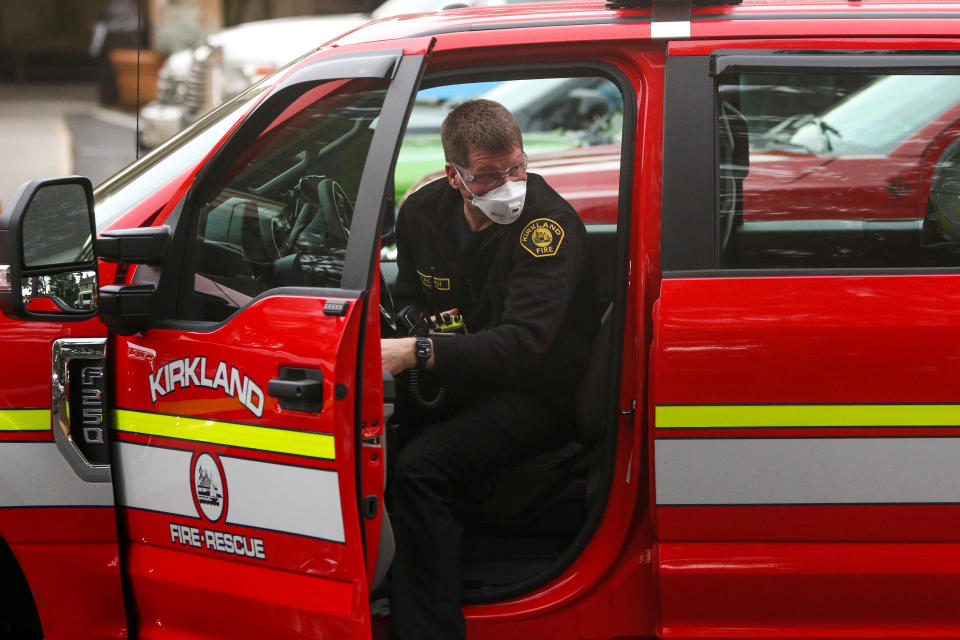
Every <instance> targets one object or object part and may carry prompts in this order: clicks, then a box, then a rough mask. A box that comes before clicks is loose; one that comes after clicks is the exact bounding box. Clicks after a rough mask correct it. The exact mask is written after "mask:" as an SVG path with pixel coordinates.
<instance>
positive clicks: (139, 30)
mask: <svg viewBox="0 0 960 640" xmlns="http://www.w3.org/2000/svg"><path fill="white" fill-rule="evenodd" d="M142 9H143V0H137V100H136V102H135V103H134V105H133V109H134V110H135V111H136V112H137V128H136V129H135V130H134V132H133V157H134V159H136V160H139V159H140V143H139V141H138V140H137V138H138V137H139V136H140V50H141V49H142V48H143V20H142V18H141V13H142Z"/></svg>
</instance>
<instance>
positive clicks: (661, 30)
mask: <svg viewBox="0 0 960 640" xmlns="http://www.w3.org/2000/svg"><path fill="white" fill-rule="evenodd" d="M650 37H651V38H689V37H690V21H689V20H676V21H673V20H671V21H668V22H651V23H650Z"/></svg>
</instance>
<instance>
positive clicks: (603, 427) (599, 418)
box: [381, 69, 626, 603]
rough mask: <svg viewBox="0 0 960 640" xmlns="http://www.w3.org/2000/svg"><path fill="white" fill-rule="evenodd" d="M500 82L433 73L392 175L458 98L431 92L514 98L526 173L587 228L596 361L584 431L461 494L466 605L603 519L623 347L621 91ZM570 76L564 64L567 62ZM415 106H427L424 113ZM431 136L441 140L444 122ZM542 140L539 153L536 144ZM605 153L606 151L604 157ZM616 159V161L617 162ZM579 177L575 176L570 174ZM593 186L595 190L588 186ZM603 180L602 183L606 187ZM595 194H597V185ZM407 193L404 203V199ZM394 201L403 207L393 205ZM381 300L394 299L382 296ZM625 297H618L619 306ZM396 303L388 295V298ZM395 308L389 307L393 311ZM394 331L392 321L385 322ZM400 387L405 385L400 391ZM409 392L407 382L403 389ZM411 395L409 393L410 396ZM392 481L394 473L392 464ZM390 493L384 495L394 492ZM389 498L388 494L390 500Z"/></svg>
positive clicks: (541, 566)
mask: <svg viewBox="0 0 960 640" xmlns="http://www.w3.org/2000/svg"><path fill="white" fill-rule="evenodd" d="M526 73H527V77H520V78H513V79H509V80H501V78H502V77H503V76H502V75H499V76H498V75H491V74H485V75H483V76H482V77H481V78H480V79H481V80H483V81H484V84H483V85H481V86H484V87H489V86H490V84H491V82H490V81H491V80H495V82H493V87H492V88H487V89H486V90H485V91H484V92H483V93H481V94H479V96H477V95H476V94H470V91H469V87H470V86H471V85H456V86H449V85H447V86H446V87H444V86H443V85H439V84H437V83H438V82H442V80H443V79H442V78H439V79H438V78H430V77H429V76H428V78H427V79H426V80H425V82H424V85H422V86H423V88H422V89H421V91H420V94H419V96H418V100H417V102H416V103H415V105H414V110H413V113H412V115H411V123H414V122H416V123H418V124H419V127H418V128H417V129H415V130H413V131H412V132H411V131H410V130H408V138H414V140H410V141H407V140H405V141H404V144H403V145H402V146H401V152H400V158H399V160H398V166H397V170H396V176H397V180H398V181H399V180H401V179H403V177H404V176H406V175H407V174H409V169H408V168H406V167H404V166H403V162H404V159H405V157H407V156H410V155H412V154H409V153H405V149H407V148H408V144H410V142H414V143H415V142H416V141H415V138H418V137H420V136H422V135H424V133H423V131H424V125H423V123H424V122H426V121H427V120H428V118H430V117H431V116H433V117H436V115H435V114H437V113H438V107H440V109H439V114H440V115H441V116H442V114H443V113H445V112H446V111H447V110H449V109H451V108H453V107H454V106H455V105H456V104H458V103H459V101H460V99H459V98H452V99H450V100H448V101H444V102H443V103H442V104H439V105H438V104H437V101H436V100H434V99H432V98H431V97H430V96H433V95H436V94H437V93H438V92H439V93H441V94H444V93H449V94H451V95H454V96H462V95H463V94H465V93H466V94H468V95H474V97H487V98H489V99H494V100H497V101H499V102H501V103H502V104H504V105H505V106H507V107H508V108H509V109H510V110H511V111H512V112H513V113H514V114H515V115H516V116H517V118H518V121H519V122H520V125H521V129H522V131H523V134H524V147H525V150H526V151H527V154H528V157H529V162H528V171H529V172H532V173H539V174H540V175H542V176H543V177H544V178H545V179H546V180H547V182H548V183H550V184H551V186H553V187H554V188H555V189H556V190H557V191H558V192H559V193H560V194H561V195H564V196H565V197H566V198H567V199H568V201H570V202H571V204H572V205H573V206H574V208H575V209H577V210H578V213H580V215H581V218H582V219H583V220H584V222H585V224H586V228H587V232H588V238H589V242H590V248H591V257H592V259H593V263H594V275H595V281H596V290H597V292H598V298H599V305H600V309H599V310H598V312H599V313H598V314H599V316H600V317H601V324H600V329H599V331H598V332H597V334H596V335H595V336H594V340H593V349H592V354H591V357H590V361H589V364H588V366H587V368H586V370H585V371H584V374H583V378H582V380H581V382H580V386H579V388H578V390H577V393H576V396H577V416H576V428H577V437H576V439H575V441H573V442H570V443H568V444H566V445H565V446H564V447H562V448H561V449H559V450H556V451H551V452H547V453H543V454H541V455H539V456H537V457H535V458H533V459H530V460H525V461H522V462H520V463H517V464H514V465H512V466H510V467H507V468H505V469H503V470H501V471H500V472H499V473H497V474H496V475H495V476H494V477H492V478H490V479H488V480H487V481H484V482H480V483H476V484H474V485H472V486H470V487H467V488H466V490H465V491H464V492H463V493H462V494H461V497H460V500H459V502H458V504H457V505H456V507H455V510H456V512H457V515H458V517H459V518H460V519H461V522H462V523H463V526H464V539H463V544H462V553H463V564H462V567H461V575H462V585H463V588H462V599H463V601H464V602H468V603H483V602H491V601H496V600H503V599H507V598H510V597H515V596H518V595H521V594H523V593H526V592H529V591H531V590H533V589H535V588H537V587H539V586H542V585H543V584H545V583H547V582H548V581H549V580H551V579H553V578H554V577H556V576H558V575H559V574H560V573H561V572H562V571H563V570H564V569H565V568H566V567H567V566H569V565H570V564H571V563H572V562H573V560H574V559H575V558H576V557H577V556H578V555H579V553H580V551H582V549H583V547H584V546H585V545H586V544H587V542H588V541H589V539H590V536H591V535H592V533H593V531H594V529H595V528H596V526H597V524H598V523H599V520H600V517H601V516H602V513H603V510H604V506H605V505H606V497H607V491H608V487H609V483H610V479H611V475H612V467H613V455H614V447H615V436H616V431H615V428H614V427H615V424H616V414H617V411H616V407H617V401H618V393H619V384H617V380H618V379H619V354H621V353H622V349H621V345H620V342H621V340H620V335H622V323H621V322H620V321H619V318H622V312H623V306H622V305H623V300H622V298H623V295H624V289H625V281H624V278H623V277H621V276H620V275H618V274H625V273H626V267H625V263H624V262H621V261H622V260H623V259H624V257H625V256H624V251H625V250H624V248H623V247H622V246H620V245H621V243H620V242H619V239H621V236H620V235H619V233H618V231H619V232H620V233H623V231H620V230H621V229H623V228H625V226H624V225H622V224H619V222H620V221H619V220H618V212H619V208H620V206H621V205H620V203H619V193H618V189H617V188H616V186H615V187H614V189H613V190H612V192H611V190H609V189H607V190H606V191H603V192H602V193H601V190H602V186H609V185H611V184H613V185H618V184H619V182H620V178H621V176H620V164H619V163H620V148H619V147H620V142H621V139H622V132H621V127H622V121H623V112H624V108H623V98H622V95H621V92H620V89H619V88H618V87H617V85H616V84H615V83H614V81H612V80H611V79H610V78H608V77H604V76H601V75H597V74H596V72H595V71H594V72H593V73H585V74H584V75H583V76H569V75H568V76H553V77H550V76H534V77H529V74H530V71H529V70H527V72H526ZM567 73H569V69H568V70H567ZM420 111H422V112H423V114H422V115H421V113H419V112H420ZM441 119H442V117H441V118H439V119H438V120H437V123H436V124H437V126H436V127H435V129H434V130H433V131H432V132H431V135H433V136H435V137H436V138H437V140H438V139H439V121H440V120H441ZM538 148H542V149H543V150H542V151H538ZM598 150H604V151H607V152H608V153H607V154H604V155H600V154H598V153H597V151H598ZM611 157H612V158H613V160H612V161H611ZM442 163H443V158H442V156H438V157H436V159H435V164H434V167H433V170H432V171H431V172H430V173H428V174H427V175H426V176H422V177H421V179H420V180H418V181H417V182H415V183H414V184H413V185H411V186H410V187H409V189H408V192H409V191H413V190H416V189H417V188H419V187H420V186H422V185H424V184H426V183H428V182H430V181H432V180H435V179H437V178H440V177H442V175H443V174H442V172H441V171H438V170H439V169H442V166H443V164H442ZM571 174H572V175H574V176H576V177H577V178H578V180H577V181H573V180H569V179H568V178H566V176H568V175H571ZM588 184H593V185H597V186H595V187H594V188H593V189H592V190H591V189H589V188H586V189H585V188H584V185H588ZM601 185H602V186H601ZM591 191H592V192H591ZM404 195H406V194H403V195H400V196H399V198H400V200H399V202H400V203H401V204H402V198H403V197H404ZM397 208H398V209H399V207H397ZM391 239H392V238H391V237H390V235H389V233H387V234H386V235H385V239H384V248H383V250H382V252H381V270H382V273H383V274H384V276H385V282H386V284H387V288H388V290H389V287H390V285H391V284H392V282H393V280H394V279H395V277H396V264H395V262H394V261H393V259H394V257H395V248H394V247H392V246H391V245H390V240H391ZM382 298H383V299H386V300H389V299H388V298H387V296H382ZM617 303H619V305H618V304H617ZM387 304H389V302H387ZM386 315H387V316H390V315H391V314H390V313H389V312H388V313H387V314H386ZM390 330H394V331H396V330H397V329H396V328H394V327H387V328H385V331H390ZM402 393H404V385H403V384H400V385H399V389H398V394H402ZM406 393H409V391H406ZM408 401H409V400H408ZM398 418H399V419H395V420H394V421H393V423H392V424H390V425H389V431H388V445H387V446H388V452H390V453H389V455H388V459H390V458H392V457H393V455H395V451H391V447H392V446H393V443H396V442H400V441H402V439H403V438H402V432H403V429H404V428H405V425H404V424H403V418H402V415H401V412H398ZM388 484H389V470H388ZM388 500H389V496H388ZM388 505H389V502H388Z"/></svg>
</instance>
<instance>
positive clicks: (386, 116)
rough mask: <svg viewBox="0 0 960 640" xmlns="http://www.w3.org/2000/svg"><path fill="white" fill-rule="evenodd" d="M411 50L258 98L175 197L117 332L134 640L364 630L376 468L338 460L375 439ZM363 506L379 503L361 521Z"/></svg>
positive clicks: (357, 61) (316, 74)
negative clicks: (139, 311) (147, 298)
mask: <svg viewBox="0 0 960 640" xmlns="http://www.w3.org/2000/svg"><path fill="white" fill-rule="evenodd" d="M428 45H429V41H424V42H419V41H417V42H415V43H414V48H413V53H411V54H409V55H404V54H403V53H402V52H401V51H399V50H389V51H385V52H375V53H373V54H366V55H355V56H351V55H343V54H341V55H339V56H337V55H330V56H327V57H325V58H321V59H320V60H315V61H314V62H313V63H312V64H306V65H304V66H303V67H302V68H301V69H299V70H297V71H294V72H293V73H292V74H291V75H290V76H289V77H288V78H287V80H286V81H285V82H284V83H282V84H281V86H279V87H277V88H274V89H273V93H272V94H271V95H270V96H268V97H267V98H266V99H265V100H264V102H263V103H261V104H260V105H259V106H258V108H257V110H255V111H254V112H253V113H252V114H251V115H250V116H249V117H248V119H247V121H246V122H245V123H244V124H243V125H241V126H240V128H238V129H237V130H236V131H235V133H234V134H232V137H231V138H229V139H228V140H227V141H226V142H225V143H224V145H223V146H222V148H221V150H220V151H219V153H218V154H216V155H214V156H213V157H212V159H211V160H210V162H209V164H208V166H206V167H205V168H203V169H202V170H201V173H200V177H199V178H198V179H197V182H196V183H195V184H194V185H193V187H192V189H191V191H190V192H189V193H188V194H187V196H186V200H185V204H184V208H183V211H182V212H181V214H180V215H179V218H178V220H177V222H176V224H177V228H176V230H175V232H174V237H173V240H172V244H171V249H170V252H169V256H168V258H167V259H166V260H165V262H164V264H163V265H162V266H161V275H160V277H159V289H158V293H157V308H158V317H157V318H156V319H155V321H154V322H153V326H152V327H151V328H150V329H148V330H146V331H144V332H141V333H139V334H136V335H131V336H116V338H115V342H114V345H115V346H114V348H115V349H116V362H117V363H118V364H119V363H123V364H124V366H122V367H120V366H118V367H117V369H116V374H115V375H116V386H117V403H116V411H115V416H116V418H115V419H116V429H115V433H116V439H117V441H118V444H117V447H116V452H117V460H118V462H117V466H118V470H119V475H120V483H119V499H120V502H121V504H122V505H123V508H122V510H121V514H122V522H123V526H124V529H125V532H126V536H127V539H128V541H129V547H128V550H127V562H128V566H129V568H130V582H131V586H132V592H133V595H134V599H135V606H136V609H137V612H138V618H139V628H138V633H139V635H140V636H141V637H158V638H159V637H169V636H170V635H175V636H180V635H183V634H188V635H191V636H192V637H205V638H207V637H209V638H214V637H219V638H234V637H238V636H246V637H272V636H283V637H317V636H318V635H322V636H323V637H331V638H338V637H342V638H355V637H369V636H370V633H371V631H370V620H369V608H368V604H367V597H368V579H369V577H370V576H371V575H372V571H373V567H374V566H375V560H376V549H377V545H378V539H377V536H378V535H379V524H380V513H379V505H382V485H383V475H382V474H383V467H382V462H381V463H379V464H377V463H376V461H377V460H378V458H382V455H379V456H378V455H376V452H374V451H371V452H370V454H371V455H369V456H368V457H365V459H364V460H363V461H358V460H357V456H358V455H359V447H360V444H359V443H360V442H361V428H362V427H361V426H358V425H362V426H363V427H366V428H365V429H364V431H363V433H362V435H363V437H371V438H374V440H375V439H376V437H377V436H378V435H382V421H383V416H382V412H383V409H382V407H383V404H382V382H381V371H380V367H379V360H377V361H376V362H374V361H373V359H372V357H373V356H376V354H378V353H379V337H380V336H379V313H378V311H377V309H378V306H377V303H378V291H379V289H378V287H377V285H376V278H375V277H371V270H372V266H373V265H374V264H375V262H374V253H375V251H376V249H377V246H378V241H379V237H378V230H379V228H380V222H379V220H380V215H381V210H382V207H383V206H384V202H385V198H384V194H385V193H386V184H387V182H386V176H388V175H389V174H390V171H391V170H392V163H393V161H394V159H395V156H396V147H397V144H398V139H399V135H400V132H401V131H402V128H403V125H404V122H405V118H406V113H407V111H408V103H409V102H410V100H411V97H412V95H413V93H414V91H415V88H416V83H417V81H418V79H419V74H420V68H421V67H422V65H423V61H424V59H425V57H424V55H422V54H423V53H424V52H425V51H426V47H427V46H428ZM373 275H374V276H375V273H374V274H373ZM368 316H370V317H372V320H371V318H370V317H368ZM361 353H369V354H372V355H371V357H369V358H366V359H364V358H363V357H361V356H360V355H359V354H361ZM371 429H372V431H371ZM373 448H376V447H371V449H373ZM368 458H369V459H371V460H372V462H373V464H365V461H366V460H367V459H368ZM378 473H379V475H378ZM361 478H362V480H361ZM361 482H362V484H363V487H362V489H361V486H360V485H361ZM369 487H374V489H370V488H369ZM361 493H362V494H363V495H370V494H371V493H372V496H373V499H374V504H376V505H378V508H377V510H376V511H375V512H373V513H366V514H365V516H366V517H365V518H364V517H361V513H360V509H359V500H358V496H359V495H361ZM362 528H363V531H362V530H361V529H362Z"/></svg>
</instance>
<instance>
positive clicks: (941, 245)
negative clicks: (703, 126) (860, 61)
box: [715, 72, 960, 269]
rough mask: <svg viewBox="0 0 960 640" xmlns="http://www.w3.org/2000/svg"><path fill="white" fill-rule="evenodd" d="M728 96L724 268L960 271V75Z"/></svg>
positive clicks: (768, 88) (721, 238)
mask: <svg viewBox="0 0 960 640" xmlns="http://www.w3.org/2000/svg"><path fill="white" fill-rule="evenodd" d="M716 87H717V94H716V97H717V104H716V109H715V113H716V114H717V117H716V134H717V142H718V144H717V150H718V152H717V162H718V170H717V178H718V198H717V211H718V215H717V235H716V237H717V239H718V242H719V248H720V253H719V255H720V263H721V264H720V266H721V267H726V268H734V269H780V268H818V269H820V268H883V267H885V268H901V267H931V266H933V267H952V266H960V75H946V74H943V73H942V72H932V73H925V74H875V73H874V74H866V73H819V74H818V73H778V74H765V73H741V74H730V75H722V76H720V77H719V78H718V82H717V84H716Z"/></svg>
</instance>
